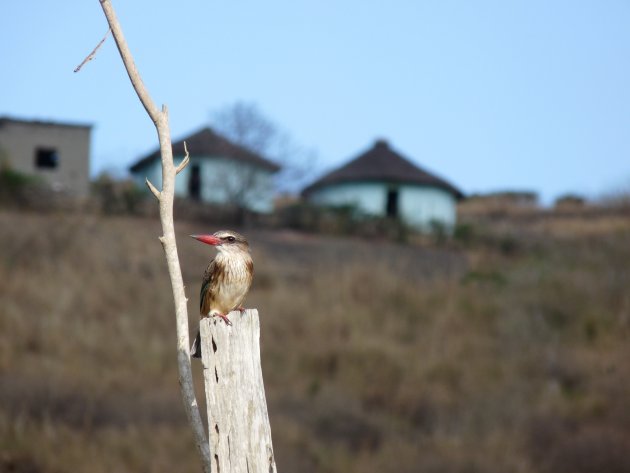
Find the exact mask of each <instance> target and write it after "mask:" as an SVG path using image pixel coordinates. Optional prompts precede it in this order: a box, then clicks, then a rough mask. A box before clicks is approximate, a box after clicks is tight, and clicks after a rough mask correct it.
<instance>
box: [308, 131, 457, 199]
mask: <svg viewBox="0 0 630 473" xmlns="http://www.w3.org/2000/svg"><path fill="white" fill-rule="evenodd" d="M349 182H386V183H396V184H419V185H423V186H430V187H438V188H440V189H444V190H446V191H448V192H450V193H452V194H453V195H454V196H455V197H456V198H458V199H459V198H462V197H463V193H462V192H461V191H460V190H459V189H457V188H456V187H455V186H453V185H452V184H450V183H449V182H447V181H445V180H444V179H442V178H440V177H437V176H435V175H433V174H431V173H429V172H428V171H425V170H424V169H422V168H420V167H419V166H417V165H415V164H414V163H412V162H411V161H409V160H408V159H407V158H405V157H403V156H402V155H400V154H399V153H397V152H396V151H394V150H393V149H392V148H390V146H389V144H388V143H387V142H386V141H385V140H377V141H376V142H375V143H374V146H372V148H370V149H369V150H367V151H366V152H364V153H362V154H360V155H359V156H358V157H356V158H354V159H353V160H352V161H350V162H348V163H346V164H344V165H343V166H341V167H340V168H337V169H335V170H333V171H331V172H329V173H328V174H326V175H324V176H323V177H321V178H320V179H318V180H317V181H315V182H314V183H312V184H311V185H310V186H308V187H307V188H306V189H304V191H303V194H304V195H308V194H309V193H311V192H313V191H315V190H317V189H320V188H322V187H327V186H329V185H334V184H342V183H349Z"/></svg>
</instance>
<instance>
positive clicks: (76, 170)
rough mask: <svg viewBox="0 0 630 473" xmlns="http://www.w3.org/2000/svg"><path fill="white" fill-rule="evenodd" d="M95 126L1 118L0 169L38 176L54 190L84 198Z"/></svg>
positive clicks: (87, 183)
mask: <svg viewBox="0 0 630 473" xmlns="http://www.w3.org/2000/svg"><path fill="white" fill-rule="evenodd" d="M91 132H92V125H86V124H72V123H60V122H52V121H36V120H20V119H15V118H10V117H0V165H2V166H7V165H8V166H9V167H10V168H11V169H13V170H15V171H19V172H21V173H24V174H29V175H34V176H38V177H40V178H41V179H43V180H44V181H45V182H46V183H48V184H49V185H50V187H51V188H52V189H53V190H56V191H61V192H65V193H67V194H69V195H72V196H76V197H85V196H87V195H88V192H89V184H90V175H89V174H90V136H91Z"/></svg>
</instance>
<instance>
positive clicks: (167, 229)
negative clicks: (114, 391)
mask: <svg viewBox="0 0 630 473" xmlns="http://www.w3.org/2000/svg"><path fill="white" fill-rule="evenodd" d="M99 1H100V3H101V7H102V8H103V12H104V13H105V17H106V18H107V22H108V24H109V27H110V28H111V30H112V35H113V37H114V41H115V42H116V46H117V47H118V51H119V52H120V56H121V58H122V60H123V63H124V65H125V69H126V71H127V75H128V76H129V79H130V80H131V84H132V85H133V88H134V90H135V91H136V94H137V95H138V98H139V99H140V102H142V105H143V106H144V108H145V110H146V111H147V113H148V114H149V117H151V120H153V123H154V124H155V128H156V130H157V133H158V139H159V142H160V154H161V157H162V191H161V192H159V205H160V221H161V223H162V231H163V235H162V236H161V237H160V242H161V243H162V246H163V248H164V255H165V257H166V263H167V266H168V273H169V276H170V279H171V286H172V288H173V301H174V304H175V319H176V328H177V367H178V370H179V384H180V388H181V394H182V399H183V401H184V408H185V411H186V416H187V418H188V422H189V424H190V427H191V429H192V431H193V435H194V438H195V443H196V444H197V449H198V451H199V454H200V456H201V460H202V465H203V471H204V472H207V473H210V472H211V464H212V460H211V455H210V447H209V444H208V441H207V439H206V433H205V431H204V427H203V423H202V421H201V415H200V414H199V406H198V404H197V399H196V397H195V391H194V385H193V379H192V369H191V366H190V349H189V347H190V341H189V336H188V308H187V305H186V293H185V291H184V280H183V278H182V270H181V267H180V265H179V256H178V255H177V242H176V240H175V225H174V223H173V201H174V199H175V176H176V174H177V173H176V169H175V165H174V163H173V148H172V144H171V136H170V129H169V125H168V109H167V107H166V105H163V106H162V111H160V110H158V109H157V108H156V106H155V104H154V102H153V100H152V99H151V96H150V95H149V92H148V91H147V89H146V87H145V85H144V83H143V82H142V79H141V77H140V73H139V72H138V70H137V68H136V65H135V63H134V60H133V56H132V55H131V52H130V51H129V47H128V46H127V42H126V41H125V37H124V35H123V32H122V28H121V27H120V23H119V22H118V18H117V17H116V13H115V12H114V8H113V6H112V4H111V2H110V0H99ZM147 182H148V181H147ZM147 185H148V184H147ZM149 188H150V189H151V187H149ZM153 189H155V187H153ZM153 189H151V192H153ZM156 192H157V189H156ZM153 194H154V195H155V192H153Z"/></svg>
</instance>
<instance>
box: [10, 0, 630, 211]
mask: <svg viewBox="0 0 630 473" xmlns="http://www.w3.org/2000/svg"><path fill="white" fill-rule="evenodd" d="M114 6H115V7H116V10H117V12H118V16H119V18H120V21H121V23H122V26H123V29H124V31H125V34H126V36H127V40H128V42H129V45H130V47H131V50H132V52H133V53H134V56H135V59H136V63H137V65H138V67H139V69H140V71H141V73H142V76H143V78H144V81H145V83H146V85H147V86H148V88H149V90H150V92H151V94H152V96H153V98H154V100H155V101H156V102H157V103H166V104H168V106H169V109H170V118H171V130H172V135H173V137H174V138H180V137H182V136H184V135H186V134H187V133H189V132H192V131H195V130H196V129H198V128H200V127H201V126H203V125H205V124H207V123H208V122H209V120H210V118H211V114H212V112H213V111H215V110H217V109H219V108H221V107H224V106H226V105H228V104H231V103H234V102H236V101H246V102H252V103H255V104H257V106H258V107H259V108H260V109H261V110H262V111H263V112H264V113H265V114H266V115H268V116H269V117H270V118H272V119H273V120H274V121H275V122H277V123H278V124H279V125H280V126H281V127H282V128H284V129H286V130H287V131H288V132H289V133H290V134H291V135H292V136H293V137H294V139H295V140H296V141H297V142H298V143H300V144H302V145H304V146H307V147H309V148H313V149H314V150H315V151H316V152H317V156H318V166H319V169H318V171H320V172H321V171H322V170H325V169H328V168H330V167H333V166H336V165H338V164H341V163H342V162H344V161H346V160H348V159H350V158H352V157H354V156H355V155H356V154H358V153H359V152H361V151H363V150H365V149H366V148H367V147H368V146H370V145H371V144H372V142H373V141H374V139H376V138H386V139H388V140H389V141H390V142H391V144H392V145H393V146H394V147H395V148H396V149H397V150H399V151H400V152H401V153H403V154H404V155H406V156H408V157H410V158H411V159H412V160H414V161H415V162H416V163H418V164H420V165H422V166H424V167H426V168H427V169H430V170H433V171H435V172H436V173H438V174H439V175H442V176H443V177H446V178H447V179H449V180H450V181H452V182H453V183H454V184H456V185H457V186H459V187H461V188H462V189H463V190H464V191H465V192H479V191H481V192H485V191H493V190H503V189H523V190H536V191H538V192H539V193H540V194H541V196H542V197H543V200H544V201H546V202H549V201H551V200H552V199H553V198H554V197H555V196H557V195H559V194H562V193H565V192H578V193H582V194H586V195H587V196H592V197H597V196H598V195H600V194H602V193H605V192H607V191H609V190H613V189H616V188H620V187H622V186H626V188H630V28H629V27H628V25H630V2H628V1H627V0H617V1H613V0H602V1H599V2H594V1H583V0H571V1H563V0H556V1H549V0H529V1H520V0H514V1H505V0H495V1H490V0H487V1H484V0H480V1H476V2H471V1H467V0H460V1H449V0H440V1H432V2H429V1H421V0H407V1H405V0H392V1H389V2H384V1H377V0H362V1H359V0H356V1H355V0H337V1H331V0H318V1H310V0H309V1H295V0H294V1H288V0H286V1H285V0H282V1H276V0H269V1H266V2H255V1H253V0H232V1H229V2H228V1H225V0H220V1H219V0H204V1H198V0H181V1H179V2H149V1H147V0H133V1H122V0H119V1H115V0H114ZM106 30H107V26H106V23H105V19H104V16H103V14H102V11H101V8H100V5H99V2H98V0H81V1H78V0H75V1H65V2H41V1H34V0H22V1H20V2H2V4H1V5H0V39H1V41H0V59H1V64H2V74H0V115H10V116H15V117H21V118H38V119H53V120H68V121H73V122H88V123H93V124H94V134H93V141H92V173H93V174H95V173H97V172H99V171H101V170H103V169H113V170H121V169H124V168H126V166H128V165H129V164H130V163H131V162H133V161H134V160H135V159H137V158H138V157H140V156H141V155H142V154H144V153H146V152H148V151H150V150H152V149H153V148H155V147H156V146H157V141H156V136H155V131H154V129H153V125H152V123H151V121H150V120H149V118H148V116H146V114H145V112H144V109H143V108H142V107H141V105H140V103H139V101H138V99H137V98H136V96H135V95H134V92H133V90H132V88H131V85H130V83H129V81H128V78H127V76H126V74H125V72H124V69H123V66H122V63H121V61H120V58H119V56H118V53H117V51H116V48H115V45H114V42H113V41H112V39H111V37H110V38H109V39H108V40H107V41H106V43H105V44H104V46H103V47H102V48H101V50H100V51H99V53H98V55H97V56H96V58H95V59H94V60H93V61H92V62H91V63H89V64H87V65H86V66H84V68H83V70H82V71H81V72H79V73H77V74H74V73H73V72H72V71H73V69H74V68H75V67H76V66H77V65H78V64H79V63H80V62H81V60H82V59H83V58H84V57H85V56H86V55H87V54H88V53H89V52H90V50H91V49H92V48H93V47H94V46H95V45H96V44H97V43H98V41H99V40H100V39H101V37H102V36H103V34H104V33H105V31H106ZM316 175H317V174H316V173H315V172H314V173H313V178H315V177H316Z"/></svg>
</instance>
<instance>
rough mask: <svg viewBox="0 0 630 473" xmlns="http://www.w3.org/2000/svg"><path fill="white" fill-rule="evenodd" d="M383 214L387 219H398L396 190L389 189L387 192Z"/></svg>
mask: <svg viewBox="0 0 630 473" xmlns="http://www.w3.org/2000/svg"><path fill="white" fill-rule="evenodd" d="M385 212H386V214H387V216H388V217H398V189H389V190H388V191H387V205H386V207H385Z"/></svg>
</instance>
